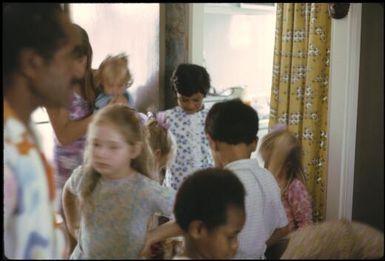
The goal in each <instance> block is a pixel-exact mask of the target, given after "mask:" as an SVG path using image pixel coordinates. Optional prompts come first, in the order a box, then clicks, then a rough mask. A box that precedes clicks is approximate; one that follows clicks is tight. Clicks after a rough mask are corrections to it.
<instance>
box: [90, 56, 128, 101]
mask: <svg viewBox="0 0 385 261" xmlns="http://www.w3.org/2000/svg"><path fill="white" fill-rule="evenodd" d="M96 82H97V86H99V87H100V88H101V89H102V91H103V92H104V93H105V94H106V95H109V96H117V95H121V94H122V93H123V92H124V91H125V89H127V88H128V87H130V86H131V84H132V82H133V79H132V75H131V73H130V70H129V69H128V58H127V55H125V54H118V55H115V56H107V57H106V58H105V59H104V60H103V62H102V63H101V64H100V66H99V69H98V73H97V77H96Z"/></svg>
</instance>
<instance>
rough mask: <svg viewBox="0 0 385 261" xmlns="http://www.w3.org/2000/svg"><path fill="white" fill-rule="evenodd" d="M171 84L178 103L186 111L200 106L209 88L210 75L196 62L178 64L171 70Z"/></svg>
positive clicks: (195, 110)
mask: <svg viewBox="0 0 385 261" xmlns="http://www.w3.org/2000/svg"><path fill="white" fill-rule="evenodd" d="M170 82H171V86H172V88H173V89H174V91H175V92H176V95H177V101H178V105H179V106H180V107H181V108H182V109H183V110H184V111H186V112H187V113H194V112H197V111H199V110H200V109H201V108H202V102H203V98H204V97H206V95H207V93H208V91H209V89H210V75H209V74H208V72H207V71H206V69H205V68H204V67H202V66H199V65H196V64H185V63H183V64H180V65H179V66H178V67H177V68H176V69H175V70H174V72H173V74H172V76H171V79H170Z"/></svg>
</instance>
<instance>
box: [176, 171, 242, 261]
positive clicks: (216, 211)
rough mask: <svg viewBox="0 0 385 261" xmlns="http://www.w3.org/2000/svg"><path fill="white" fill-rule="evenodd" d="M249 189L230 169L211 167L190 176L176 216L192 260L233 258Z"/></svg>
mask: <svg viewBox="0 0 385 261" xmlns="http://www.w3.org/2000/svg"><path fill="white" fill-rule="evenodd" d="M244 200H245V190H244V187H243V185H242V183H241V182H240V180H239V179H238V178H237V177H236V176H235V175H234V174H233V173H232V172H231V171H229V170H224V169H218V168H208V169H204V170H199V171H196V172H195V173H193V174H192V175H190V176H189V177H188V178H187V179H186V180H185V181H184V182H183V183H182V185H181V187H180V188H179V190H178V192H177V195H176V200H175V205H174V214H175V218H176V222H177V224H178V225H179V226H180V227H181V228H182V230H183V231H184V234H185V239H186V255H187V256H189V257H191V258H207V259H215V258H232V257H233V256H234V255H235V254H236V251H237V249H238V238H237V236H238V233H239V232H240V231H241V230H242V228H243V226H244V223H245V219H246V215H245V205H244V204H245V203H244V202H245V201H244Z"/></svg>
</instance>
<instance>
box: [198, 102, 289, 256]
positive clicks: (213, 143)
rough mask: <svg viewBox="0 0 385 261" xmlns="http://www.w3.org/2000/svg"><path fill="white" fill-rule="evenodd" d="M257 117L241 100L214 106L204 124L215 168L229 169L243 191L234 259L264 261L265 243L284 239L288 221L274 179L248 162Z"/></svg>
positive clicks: (255, 144)
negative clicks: (242, 213) (242, 214)
mask: <svg viewBox="0 0 385 261" xmlns="http://www.w3.org/2000/svg"><path fill="white" fill-rule="evenodd" d="M258 127H259V126H258V114H257V112H256V111H255V110H254V109H253V108H252V107H250V106H248V105H246V104H244V103H243V102H242V101H241V100H239V99H235V100H230V101H225V102H220V103H216V104H214V106H213V107H212V108H211V109H210V111H209V113H208V115H207V118H206V124H205V131H206V133H207V136H208V140H209V145H210V148H211V152H212V155H213V158H214V161H215V165H216V166H217V167H221V168H225V169H229V170H231V171H233V172H234V174H235V175H236V176H237V177H238V178H239V179H240V180H241V182H242V184H243V185H244V187H245V190H246V199H245V205H246V213H247V217H246V224H245V227H244V229H243V230H242V232H241V233H240V235H239V249H238V253H237V255H236V258H253V259H256V258H264V252H265V250H266V242H267V241H268V240H269V238H270V240H269V243H274V241H275V240H276V239H278V238H280V237H281V236H283V235H285V233H286V228H285V226H286V225H287V223H288V221H287V217H286V213H285V210H284V208H283V205H282V203H281V196H280V195H281V194H280V189H279V187H278V184H277V182H276V180H275V179H274V177H273V175H272V174H271V173H270V172H269V171H268V170H266V169H264V168H262V167H260V166H259V165H258V162H257V160H255V159H250V156H251V153H252V152H253V151H255V149H256V147H257V142H258V137H257V133H258Z"/></svg>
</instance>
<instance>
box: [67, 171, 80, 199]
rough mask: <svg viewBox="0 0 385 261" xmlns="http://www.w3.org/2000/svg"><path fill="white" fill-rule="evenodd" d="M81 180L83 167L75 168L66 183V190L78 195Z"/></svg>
mask: <svg viewBox="0 0 385 261" xmlns="http://www.w3.org/2000/svg"><path fill="white" fill-rule="evenodd" d="M82 180H83V166H79V167H77V168H76V169H75V170H74V171H73V172H72V174H71V176H70V177H69V179H68V180H67V182H66V186H67V188H68V190H69V191H70V192H71V193H72V194H74V195H78V194H79V192H80V183H81V182H82Z"/></svg>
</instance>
